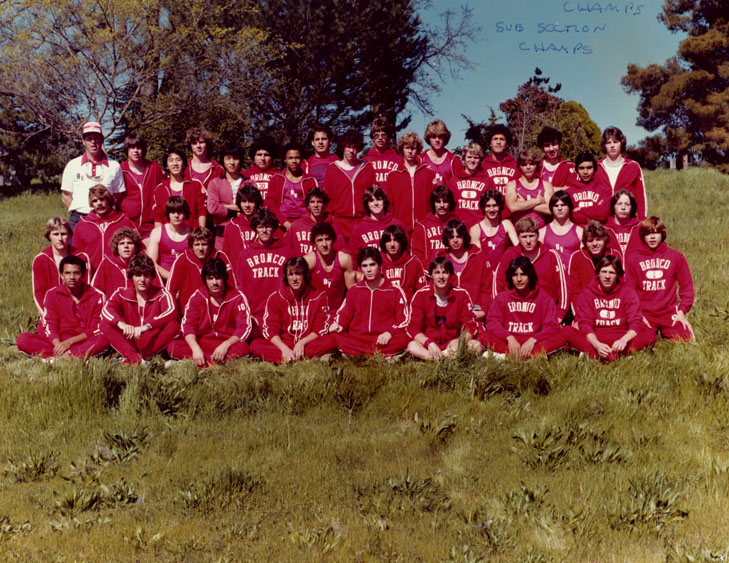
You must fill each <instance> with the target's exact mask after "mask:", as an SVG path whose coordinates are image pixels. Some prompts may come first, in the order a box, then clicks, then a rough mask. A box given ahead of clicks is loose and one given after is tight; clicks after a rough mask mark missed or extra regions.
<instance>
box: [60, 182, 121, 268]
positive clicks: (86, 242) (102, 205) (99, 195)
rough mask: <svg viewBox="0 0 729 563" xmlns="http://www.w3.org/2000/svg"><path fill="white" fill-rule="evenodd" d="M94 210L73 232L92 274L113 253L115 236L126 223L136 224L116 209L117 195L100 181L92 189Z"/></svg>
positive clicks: (74, 241)
mask: <svg viewBox="0 0 729 563" xmlns="http://www.w3.org/2000/svg"><path fill="white" fill-rule="evenodd" d="M89 205H90V206H91V213H89V214H88V215H86V216H85V217H82V218H81V220H80V221H79V222H78V224H77V225H76V230H75V231H74V232H73V245H74V247H75V248H77V249H78V251H79V252H83V253H85V254H86V255H87V256H88V257H89V263H90V264H91V271H90V272H89V277H90V276H91V275H92V273H93V272H95V271H96V269H97V268H98V267H99V264H101V260H102V259H103V258H104V256H111V246H110V245H109V243H110V242H111V237H113V236H114V233H115V232H117V231H118V230H119V229H121V228H124V227H129V228H131V229H133V228H134V224H133V223H132V222H131V221H130V220H129V218H128V217H127V216H126V215H124V214H123V213H121V212H119V211H115V210H114V196H113V195H111V192H110V191H109V190H108V189H107V188H105V187H104V186H102V185H101V184H98V185H96V186H94V187H93V188H91V189H90V190H89Z"/></svg>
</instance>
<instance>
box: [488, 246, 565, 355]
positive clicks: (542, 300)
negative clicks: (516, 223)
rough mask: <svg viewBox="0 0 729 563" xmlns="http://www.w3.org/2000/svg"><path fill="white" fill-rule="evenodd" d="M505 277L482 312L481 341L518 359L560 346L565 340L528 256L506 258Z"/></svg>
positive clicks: (552, 302)
mask: <svg viewBox="0 0 729 563" xmlns="http://www.w3.org/2000/svg"><path fill="white" fill-rule="evenodd" d="M506 281H507V288H508V289H507V290H506V291H502V292H501V293H499V294H498V295H497V296H496V298H495V299H494V302H493V303H492V304H491V307H490V308H489V312H488V315H486V332H485V333H481V335H479V340H480V341H481V343H482V344H483V345H484V346H487V347H488V348H489V349H491V350H493V351H494V352H496V353H497V354H504V355H505V354H508V355H509V356H512V357H514V358H518V359H520V360H528V359H529V358H531V357H533V356H537V355H539V354H541V353H542V352H544V353H546V354H551V353H552V352H555V351H557V350H559V349H560V348H562V347H563V346H564V345H565V343H566V341H565V339H564V337H563V336H562V335H561V334H560V328H559V322H558V320H557V308H556V307H555V305H554V299H552V298H551V297H550V296H549V295H547V294H546V293H545V292H543V291H540V289H539V287H538V280H537V272H536V271H535V269H534V266H533V265H532V263H531V262H530V261H529V258H527V257H526V256H517V257H516V258H514V259H513V260H512V261H511V262H509V266H508V267H507V268H506Z"/></svg>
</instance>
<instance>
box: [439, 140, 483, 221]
mask: <svg viewBox="0 0 729 563" xmlns="http://www.w3.org/2000/svg"><path fill="white" fill-rule="evenodd" d="M462 155H463V167H462V170H461V171H460V172H459V173H458V174H454V175H453V176H452V177H451V179H450V180H449V181H448V187H449V188H450V189H451V191H452V192H453V197H455V198H456V215H457V216H458V218H459V219H460V220H461V221H463V222H464V223H465V225H466V227H468V228H469V229H470V228H471V227H473V226H474V225H475V224H476V223H478V222H479V221H480V220H481V217H482V214H481V213H480V212H479V208H478V203H479V200H480V199H481V196H482V195H483V193H484V192H485V191H486V190H487V189H488V187H489V186H490V185H491V183H490V181H489V178H488V176H487V175H486V173H485V172H484V171H483V170H482V169H481V164H482V163H483V158H484V153H483V148H481V145H479V144H478V143H468V144H467V145H466V146H465V147H463V152H462Z"/></svg>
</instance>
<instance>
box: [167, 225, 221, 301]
mask: <svg viewBox="0 0 729 563" xmlns="http://www.w3.org/2000/svg"><path fill="white" fill-rule="evenodd" d="M214 238H215V237H214V235H213V232H212V231H211V230H209V229H206V228H205V227H197V228H195V229H193V230H192V232H191V233H190V236H188V237H187V246H188V247H189V248H187V249H186V250H185V252H183V253H182V254H180V255H179V256H178V257H177V258H175V262H174V263H173V264H172V268H171V269H170V277H169V278H168V279H167V291H169V292H170V294H171V295H172V297H173V298H174V299H175V302H176V303H177V311H178V312H179V313H180V314H181V315H182V314H184V312H185V306H186V305H187V302H188V301H189V300H190V297H192V294H193V293H195V292H196V291H197V290H198V289H200V288H202V287H204V282H203V279H202V278H201V277H200V275H201V272H202V267H203V265H204V264H205V262H207V261H208V260H210V259H212V258H220V259H221V260H222V261H223V262H225V266H226V268H227V269H228V276H229V279H230V284H229V285H230V287H235V278H233V269H232V267H231V265H230V262H229V261H228V257H227V256H226V255H225V253H223V252H221V251H220V250H215V246H214V244H213V239H214Z"/></svg>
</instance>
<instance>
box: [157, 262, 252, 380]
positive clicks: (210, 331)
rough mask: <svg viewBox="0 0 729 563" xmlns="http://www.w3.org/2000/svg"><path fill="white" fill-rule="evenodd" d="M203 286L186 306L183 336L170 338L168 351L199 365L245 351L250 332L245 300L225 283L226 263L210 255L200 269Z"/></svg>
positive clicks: (179, 358)
mask: <svg viewBox="0 0 729 563" xmlns="http://www.w3.org/2000/svg"><path fill="white" fill-rule="evenodd" d="M200 277H201V280H202V282H203V284H204V286H203V287H201V288H199V289H197V290H196V291H195V293H193V295H192V297H190V300H189V301H188V303H187V307H185V315H184V317H183V318H182V336H183V338H177V339H175V340H173V341H172V342H170V344H169V346H168V347H167V351H168V352H169V354H170V356H171V357H172V358H174V359H176V360H182V359H185V358H192V361H193V362H195V365H196V366H197V367H199V368H202V367H205V366H206V365H213V364H222V363H224V362H225V361H226V360H231V359H233V358H240V357H241V356H246V355H248V352H249V347H248V344H247V343H246V339H247V338H248V337H249V336H250V333H251V326H252V325H251V310H250V307H249V306H248V300H247V299H246V297H245V295H243V294H242V293H241V292H240V291H238V290H237V289H233V288H231V287H230V286H229V284H228V267H227V265H226V264H225V262H223V261H222V260H221V259H220V258H211V259H210V260H208V261H207V262H205V264H204V265H203V267H202V271H201V273H200Z"/></svg>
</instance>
